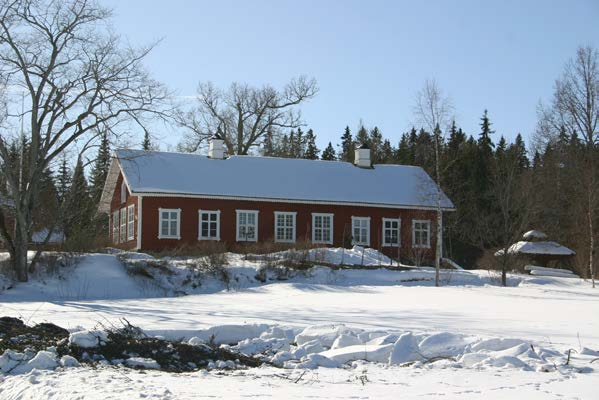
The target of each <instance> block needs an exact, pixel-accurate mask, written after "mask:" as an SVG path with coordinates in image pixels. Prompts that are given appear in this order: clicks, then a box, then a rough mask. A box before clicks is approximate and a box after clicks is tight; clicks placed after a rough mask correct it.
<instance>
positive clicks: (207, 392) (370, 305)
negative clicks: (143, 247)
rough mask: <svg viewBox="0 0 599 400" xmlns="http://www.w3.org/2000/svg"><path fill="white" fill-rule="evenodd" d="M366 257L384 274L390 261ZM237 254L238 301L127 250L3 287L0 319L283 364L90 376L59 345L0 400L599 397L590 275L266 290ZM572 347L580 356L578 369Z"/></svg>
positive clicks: (456, 274)
mask: <svg viewBox="0 0 599 400" xmlns="http://www.w3.org/2000/svg"><path fill="white" fill-rule="evenodd" d="M361 253H362V252H361V251H360V249H352V250H349V251H348V250H344V251H341V250H340V249H331V251H330V252H324V253H320V254H318V255H317V254H315V255H314V257H315V258H316V259H319V260H323V259H325V258H326V259H328V260H333V261H334V260H335V258H334V257H337V258H336V259H338V258H339V257H343V258H344V263H348V261H346V258H347V260H354V261H355V260H359V261H358V262H359V263H360V262H362V254H361ZM340 254H341V255H340ZM364 254H365V257H364V260H367V261H368V262H371V263H372V264H370V265H379V263H380V256H379V255H377V254H371V255H368V253H367V252H366V251H365V252H364ZM126 256H127V257H129V258H131V259H133V258H137V259H138V260H142V261H143V260H144V259H147V258H148V257H149V256H147V255H142V254H135V255H134V254H133V253H129V254H127V255H126ZM229 257H230V258H229V260H230V265H229V266H228V267H227V269H228V270H229V272H230V273H231V277H232V281H231V286H230V287H231V290H225V285H224V284H223V283H222V282H221V281H219V280H218V279H215V278H211V277H206V278H205V279H204V280H203V281H202V286H200V287H197V288H191V287H185V286H182V285H181V284H180V282H181V281H180V280H179V278H182V277H184V276H185V275H184V274H185V273H186V270H187V267H186V266H185V265H186V263H188V261H187V260H171V262H169V263H168V268H169V269H172V270H173V271H175V273H174V274H173V276H175V277H177V278H176V279H171V280H170V281H168V282H167V283H164V284H163V283H162V282H158V283H156V282H155V280H154V281H153V282H152V284H149V283H148V280H144V279H140V278H139V277H137V276H132V275H130V274H128V273H127V271H126V270H125V268H124V267H123V265H122V264H121V263H120V262H119V261H118V259H117V258H116V256H115V255H107V254H101V255H89V256H87V257H85V258H84V259H83V261H82V262H81V263H80V264H79V265H78V266H77V267H76V268H75V269H73V270H72V271H70V272H69V274H66V275H64V276H62V277H61V278H60V279H54V278H52V277H48V278H45V279H43V280H33V281H32V282H30V283H27V284H19V285H15V286H14V287H12V288H11V289H8V290H4V291H1V292H0V315H12V316H18V317H21V318H23V320H26V321H29V323H33V322H43V321H48V322H53V323H56V324H58V325H60V326H63V327H65V328H68V329H69V330H70V331H71V337H70V338H69V340H71V341H74V342H75V343H78V344H83V345H89V346H96V345H101V343H102V340H103V339H102V338H103V336H102V334H103V331H102V327H101V326H100V327H99V325H104V326H111V325H114V326H118V325H119V323H120V322H119V319H120V318H127V320H128V321H129V322H131V324H133V325H136V326H139V327H141V328H143V329H144V330H145V332H146V333H147V334H148V335H151V336H164V337H167V338H169V339H171V340H173V339H180V340H185V341H187V342H188V343H190V344H193V345H203V344H205V343H207V342H210V341H211V340H213V341H214V342H215V343H218V344H221V345H225V346H230V347H231V348H233V349H235V350H237V351H239V352H241V353H244V354H254V355H256V356H258V357H261V358H262V359H264V360H265V361H268V362H272V363H273V364H275V365H277V366H279V367H274V366H265V367H263V368H252V369H237V366H235V365H230V363H229V364H227V363H224V362H222V361H220V360H214V362H213V364H212V365H211V366H210V369H209V370H207V371H199V372H197V373H185V374H177V375H173V374H169V373H165V372H161V371H155V370H153V369H152V368H153V367H154V368H155V367H156V365H155V360H152V359H148V358H144V359H141V358H139V357H135V356H134V355H132V356H131V357H130V358H128V359H127V360H123V361H122V363H121V364H119V365H99V366H98V368H97V369H91V368H89V367H79V368H71V367H74V366H77V364H78V362H77V360H74V359H72V360H71V359H64V360H63V359H58V357H57V355H56V354H55V352H53V350H52V349H51V348H49V349H46V350H44V352H38V353H35V354H32V353H27V352H24V353H18V352H12V353H9V354H8V355H6V354H5V355H6V357H4V356H2V359H1V360H0V368H1V369H2V371H3V372H2V373H1V374H0V398H2V399H7V400H11V399H22V400H24V399H40V398H48V399H50V398H56V399H59V398H60V399H80V398H85V399H88V398H89V399H96V398H98V399H121V398H130V397H131V398H137V397H145V398H157V399H171V398H172V399H194V398H203V397H215V398H239V397H242V396H243V397H251V396H254V397H258V398H260V397H267V396H268V397H274V398H303V397H306V396H310V397H312V398H329V397H331V395H332V394H334V396H335V397H337V398H355V397H363V398H368V397H371V398H398V397H401V398H422V397H424V398H437V397H443V398H459V399H470V398H480V397H482V396H483V395H484V397H485V398H488V399H495V398H497V399H500V398H501V399H503V398H510V397H512V398H527V399H554V398H555V399H557V398H580V399H594V398H595V397H594V396H596V388H597V381H598V372H597V368H598V366H597V365H596V364H597V362H595V363H593V364H591V363H590V361H591V360H593V359H595V358H597V357H599V318H595V317H594V316H596V315H599V295H598V294H597V292H596V291H595V290H592V289H590V284H589V283H588V282H585V281H583V280H581V279H577V278H566V277H561V276H559V277H551V276H530V275H517V274H510V275H508V277H509V284H510V286H511V287H508V288H502V287H499V286H497V280H496V278H495V277H494V276H493V275H492V274H489V272H488V271H453V270H449V271H443V272H444V274H443V287H441V288H435V287H433V280H432V279H433V276H434V271H433V270H431V269H429V268H420V269H415V270H411V271H390V270H386V269H372V270H343V269H342V270H333V269H330V268H327V267H314V268H312V269H310V270H309V271H308V272H307V273H306V274H298V275H291V276H289V277H288V279H287V280H286V281H284V282H281V281H278V280H277V278H276V276H272V277H271V278H270V279H268V280H267V282H265V283H264V282H259V281H257V280H256V279H255V274H256V271H257V270H258V269H259V268H260V267H261V265H262V263H261V262H259V261H246V260H244V259H243V257H242V256H239V255H229ZM323 262H325V261H323ZM364 264H365V265H366V262H364ZM86 282H87V283H86ZM90 282H92V283H93V284H90ZM167 285H171V286H170V289H169V287H168V286H167ZM85 287H87V288H88V289H87V290H83V289H85ZM185 293H187V294H188V295H183V296H178V297H172V296H173V295H174V294H185ZM165 296H167V297H165ZM569 349H574V350H576V352H572V353H571V360H570V363H569V365H565V364H566V360H567V352H568V350H569ZM40 353H41V354H40ZM63 358H64V357H63ZM15 360H17V361H19V362H18V364H19V368H18V369H16V370H12V368H13V367H14V366H15V365H16V364H15V363H14V361H15ZM129 360H131V361H129ZM129 367H134V368H139V367H142V368H146V371H144V373H143V374H141V373H140V372H138V371H136V370H135V369H131V368H129ZM83 381H84V382H85V384H81V382H83ZM200 389H201V390H200Z"/></svg>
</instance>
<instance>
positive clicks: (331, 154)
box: [322, 142, 337, 161]
mask: <svg viewBox="0 0 599 400" xmlns="http://www.w3.org/2000/svg"><path fill="white" fill-rule="evenodd" d="M322 160H325V161H335V160H337V155H336V154H335V149H334V148H333V145H332V144H331V142H329V145H328V146H327V147H326V148H325V149H324V151H323V152H322Z"/></svg>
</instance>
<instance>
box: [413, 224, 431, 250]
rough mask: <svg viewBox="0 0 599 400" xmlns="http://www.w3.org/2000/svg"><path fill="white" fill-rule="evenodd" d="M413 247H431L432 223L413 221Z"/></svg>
mask: <svg viewBox="0 0 599 400" xmlns="http://www.w3.org/2000/svg"><path fill="white" fill-rule="evenodd" d="M412 246H413V247H431V221H429V220H420V219H415V220H413V221H412Z"/></svg>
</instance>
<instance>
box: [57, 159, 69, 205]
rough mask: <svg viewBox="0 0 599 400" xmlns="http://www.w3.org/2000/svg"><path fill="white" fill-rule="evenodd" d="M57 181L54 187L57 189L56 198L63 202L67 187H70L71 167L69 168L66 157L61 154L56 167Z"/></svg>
mask: <svg viewBox="0 0 599 400" xmlns="http://www.w3.org/2000/svg"><path fill="white" fill-rule="evenodd" d="M57 183H58V185H57V188H56V189H57V191H58V200H59V202H60V203H61V204H63V203H64V202H65V200H66V197H67V194H68V192H69V188H70V187H71V169H70V168H69V165H68V164H67V158H66V156H64V155H63V156H62V159H61V160H60V165H59V167H58V176H57Z"/></svg>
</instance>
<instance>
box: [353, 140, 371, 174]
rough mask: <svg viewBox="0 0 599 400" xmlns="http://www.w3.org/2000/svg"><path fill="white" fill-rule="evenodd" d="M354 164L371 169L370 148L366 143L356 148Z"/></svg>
mask: <svg viewBox="0 0 599 400" xmlns="http://www.w3.org/2000/svg"><path fill="white" fill-rule="evenodd" d="M354 164H355V165H357V166H358V167H360V168H370V167H372V165H370V147H368V145H367V144H366V143H362V144H361V145H360V146H358V147H356V152H355V156H354Z"/></svg>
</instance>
